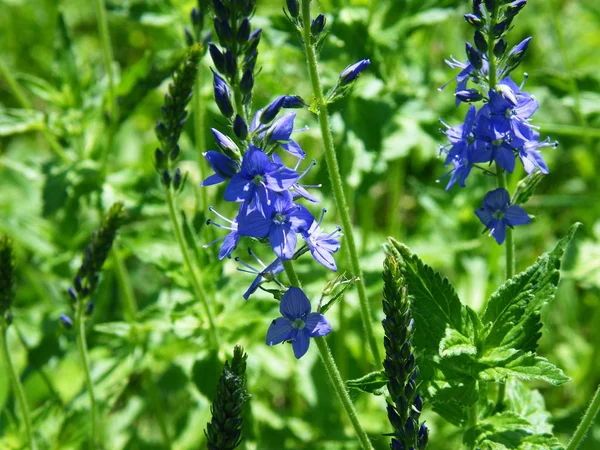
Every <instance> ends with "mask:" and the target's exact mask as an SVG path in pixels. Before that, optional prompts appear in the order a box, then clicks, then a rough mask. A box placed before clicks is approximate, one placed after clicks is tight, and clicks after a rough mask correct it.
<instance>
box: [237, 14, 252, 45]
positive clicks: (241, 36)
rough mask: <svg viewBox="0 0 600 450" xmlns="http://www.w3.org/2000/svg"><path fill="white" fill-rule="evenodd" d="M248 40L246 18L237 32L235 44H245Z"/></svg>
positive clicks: (248, 25) (248, 23)
mask: <svg viewBox="0 0 600 450" xmlns="http://www.w3.org/2000/svg"><path fill="white" fill-rule="evenodd" d="M249 38H250V21H249V20H248V18H247V17H246V18H245V19H244V20H242V23H241V24H240V26H239V28H238V32H237V42H238V44H241V45H243V44H245V43H246V42H247V41H248V39H249Z"/></svg>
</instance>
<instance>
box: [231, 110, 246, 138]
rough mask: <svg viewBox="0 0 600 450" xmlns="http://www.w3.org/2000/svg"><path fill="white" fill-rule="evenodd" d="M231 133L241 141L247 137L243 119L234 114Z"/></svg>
mask: <svg viewBox="0 0 600 450" xmlns="http://www.w3.org/2000/svg"><path fill="white" fill-rule="evenodd" d="M233 132H234V133H235V135H236V137H237V138H238V139H240V140H242V141H244V140H246V138H247V137H248V125H246V122H244V119H242V117H241V116H240V115H239V114H236V115H235V119H234V120H233Z"/></svg>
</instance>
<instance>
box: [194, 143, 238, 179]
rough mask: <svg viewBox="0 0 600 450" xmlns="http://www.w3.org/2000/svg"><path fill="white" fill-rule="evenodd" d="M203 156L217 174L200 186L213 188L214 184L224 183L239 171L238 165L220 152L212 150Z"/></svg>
mask: <svg viewBox="0 0 600 450" xmlns="http://www.w3.org/2000/svg"><path fill="white" fill-rule="evenodd" d="M202 156H204V157H205V158H206V160H207V161H208V163H209V164H210V167H212V169H213V170H214V171H215V173H214V174H213V175H211V176H209V177H208V178H206V180H204V181H203V182H202V183H200V186H212V185H213V184H218V183H222V182H223V181H225V180H228V179H230V178H231V177H233V176H234V175H235V174H236V173H237V172H238V171H239V167H238V165H237V163H236V162H235V161H234V160H233V159H231V158H230V157H229V156H226V155H224V154H222V153H220V152H217V151H215V150H210V151H208V152H205V153H203V154H202Z"/></svg>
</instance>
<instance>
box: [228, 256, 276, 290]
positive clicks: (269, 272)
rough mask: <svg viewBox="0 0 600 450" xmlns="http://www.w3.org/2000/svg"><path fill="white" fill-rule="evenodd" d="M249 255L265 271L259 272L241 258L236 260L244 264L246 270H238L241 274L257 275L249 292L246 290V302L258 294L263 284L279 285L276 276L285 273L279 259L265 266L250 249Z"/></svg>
mask: <svg viewBox="0 0 600 450" xmlns="http://www.w3.org/2000/svg"><path fill="white" fill-rule="evenodd" d="M248 253H250V256H252V257H253V258H254V259H255V260H256V261H257V262H258V263H259V264H260V265H261V266H262V268H263V270H257V269H255V268H254V267H252V266H251V265H249V264H246V263H245V262H244V261H242V260H241V259H240V258H235V260H236V261H237V262H238V263H240V264H242V265H243V266H244V267H245V269H238V270H239V271H240V272H246V273H251V274H256V278H254V281H253V282H252V284H251V285H250V287H249V288H248V290H246V292H245V293H244V299H245V300H248V299H249V298H250V296H251V295H252V294H254V293H255V292H256V290H257V289H258V288H259V286H260V285H261V284H262V283H264V282H269V281H274V282H276V283H278V281H277V279H276V278H275V275H277V274H278V273H280V272H283V263H282V262H281V260H280V259H279V258H277V259H276V260H275V261H273V262H272V263H271V264H269V265H268V266H265V264H264V263H263V262H262V261H261V260H260V259H258V257H257V256H256V255H255V254H254V253H253V252H252V250H250V249H248ZM278 284H279V283H278Z"/></svg>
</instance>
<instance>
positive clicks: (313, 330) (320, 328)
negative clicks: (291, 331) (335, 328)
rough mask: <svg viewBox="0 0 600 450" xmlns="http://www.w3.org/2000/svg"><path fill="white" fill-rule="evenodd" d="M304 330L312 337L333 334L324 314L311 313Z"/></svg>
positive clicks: (305, 322)
mask: <svg viewBox="0 0 600 450" xmlns="http://www.w3.org/2000/svg"><path fill="white" fill-rule="evenodd" d="M304 329H305V330H306V331H308V335H309V336H310V337H323V336H327V335H328V334H329V333H331V325H330V323H329V321H328V320H327V319H326V318H325V316H324V315H323V314H319V313H316V312H314V313H310V314H309V315H308V316H307V317H306V320H305V321H304Z"/></svg>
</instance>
